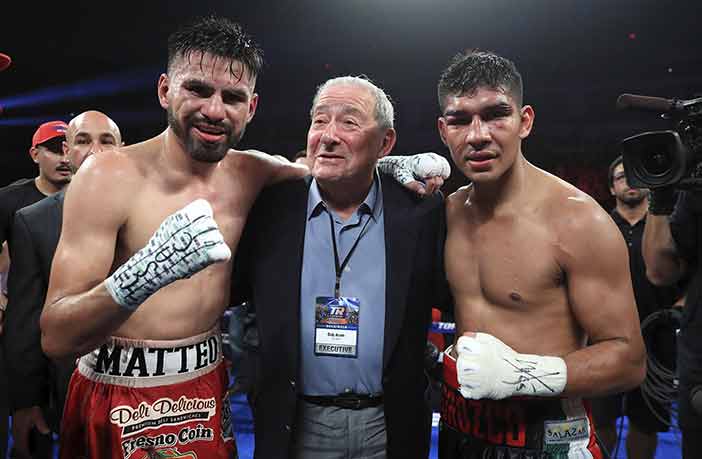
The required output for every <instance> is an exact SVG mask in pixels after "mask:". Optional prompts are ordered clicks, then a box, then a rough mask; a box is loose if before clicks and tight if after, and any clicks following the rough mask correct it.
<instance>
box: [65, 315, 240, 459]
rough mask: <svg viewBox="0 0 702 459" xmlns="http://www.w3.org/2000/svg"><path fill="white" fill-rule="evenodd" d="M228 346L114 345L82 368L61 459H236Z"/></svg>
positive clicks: (197, 340)
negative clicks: (225, 352)
mask: <svg viewBox="0 0 702 459" xmlns="http://www.w3.org/2000/svg"><path fill="white" fill-rule="evenodd" d="M228 381H229V379H228V376H227V371H226V369H225V366H224V363H223V361H222V342H221V338H220V335H219V332H218V331H217V330H216V329H213V330H211V331H209V332H206V333H203V334H201V335H197V336H194V337H192V338H187V339H184V340H178V341H143V340H132V339H125V338H111V339H110V340H109V341H108V342H107V343H106V344H103V345H102V346H101V347H100V348H99V349H96V350H95V351H93V352H91V353H90V354H87V355H84V356H83V357H81V358H80V360H79V361H78V367H77V369H76V370H75V372H74V373H73V376H72V378H71V383H70V386H69V390H68V398H67V400H66V406H65V410H64V413H63V422H62V426H61V436H60V448H59V457H60V458H61V459H117V458H119V459H151V458H187V459H203V458H206V459H220V458H221V459H225V458H226V459H230V458H235V457H237V455H236V445H235V442H234V436H233V433H232V426H231V412H230V405H229V398H228V397H227V386H228Z"/></svg>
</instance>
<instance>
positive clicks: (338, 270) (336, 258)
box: [327, 209, 373, 298]
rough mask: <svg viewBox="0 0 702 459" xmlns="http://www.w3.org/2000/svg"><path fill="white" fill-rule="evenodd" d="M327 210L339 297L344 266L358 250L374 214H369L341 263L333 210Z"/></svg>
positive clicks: (335, 285) (335, 292)
mask: <svg viewBox="0 0 702 459" xmlns="http://www.w3.org/2000/svg"><path fill="white" fill-rule="evenodd" d="M327 212H328V213H329V227H330V228H331V239H332V247H334V267H335V268H336V283H335V284H334V297H336V298H339V296H340V295H339V288H340V285H341V273H342V272H343V271H344V268H346V265H347V264H348V262H349V259H350V258H351V254H353V251H354V250H356V247H357V246H358V242H359V241H360V240H361V237H363V233H364V232H365V231H366V227H367V226H368V223H370V221H371V218H373V215H372V214H371V215H369V216H368V220H366V223H365V224H364V225H363V228H361V232H360V233H358V237H357V238H356V242H354V243H353V245H352V246H351V250H349V253H347V254H346V258H344V261H342V262H341V265H340V264H339V252H338V250H337V249H336V235H335V234H334V220H333V219H332V215H331V211H330V210H329V209H327Z"/></svg>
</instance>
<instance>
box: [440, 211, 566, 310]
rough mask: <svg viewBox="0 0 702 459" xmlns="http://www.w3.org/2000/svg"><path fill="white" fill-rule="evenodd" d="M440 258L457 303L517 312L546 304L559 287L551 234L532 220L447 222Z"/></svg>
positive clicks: (560, 275)
mask: <svg viewBox="0 0 702 459" xmlns="http://www.w3.org/2000/svg"><path fill="white" fill-rule="evenodd" d="M445 257H446V270H447V276H448V279H449V283H450V285H451V288H452V291H453V293H454V296H456V297H457V299H459V301H460V299H461V298H463V299H465V300H467V301H470V302H479V303H488V304H493V305H499V306H505V307H508V308H521V307H526V306H529V305H535V304H543V303H544V302H546V303H550V302H551V301H552V299H553V296H554V295H557V296H561V294H562V292H563V289H564V287H563V284H564V273H563V271H562V269H561V266H560V265H559V263H558V255H557V236H556V234H555V233H554V231H553V230H552V229H551V228H549V225H548V224H547V223H546V222H544V221H540V220H538V219H534V218H529V217H524V216H511V217H501V218H495V219H493V220H490V221H488V222H485V223H476V222H474V221H471V220H469V219H468V218H465V217H453V218H449V228H448V235H447V242H446V246H445ZM559 292H561V293H560V294H559Z"/></svg>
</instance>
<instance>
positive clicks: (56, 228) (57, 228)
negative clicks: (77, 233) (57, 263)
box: [50, 190, 66, 245]
mask: <svg viewBox="0 0 702 459" xmlns="http://www.w3.org/2000/svg"><path fill="white" fill-rule="evenodd" d="M65 196H66V191H65V190H62V191H59V192H58V193H56V194H55V195H54V196H53V199H54V200H55V201H56V205H53V206H51V208H52V209H53V213H54V214H53V215H52V216H51V218H52V219H53V220H52V221H53V222H56V224H55V225H53V224H52V225H51V229H50V231H52V234H51V237H52V238H53V239H52V240H53V241H56V244H55V245H58V240H59V237H61V228H62V227H63V199H64V197H65Z"/></svg>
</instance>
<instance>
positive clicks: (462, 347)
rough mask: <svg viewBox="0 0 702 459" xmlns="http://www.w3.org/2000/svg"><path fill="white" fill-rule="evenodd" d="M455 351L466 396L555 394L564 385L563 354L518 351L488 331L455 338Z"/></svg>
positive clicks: (458, 370)
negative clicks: (551, 354)
mask: <svg viewBox="0 0 702 459" xmlns="http://www.w3.org/2000/svg"><path fill="white" fill-rule="evenodd" d="M456 354H457V356H458V358H457V359H456V371H457V373H458V383H459V385H460V392H461V395H463V397H465V398H470V399H474V400H478V399H483V398H489V399H494V400H500V399H503V398H507V397H512V396H515V395H532V396H542V397H543V396H555V395H559V394H560V393H561V392H563V389H564V388H565V385H566V380H567V368H566V364H565V361H564V360H563V359H562V358H560V357H547V356H542V355H531V354H519V353H518V352H515V351H514V349H512V348H511V347H509V346H507V345H506V344H505V343H503V342H502V341H500V340H499V339H497V338H495V337H494V336H492V335H488V334H487V333H477V334H476V336H474V337H470V336H461V337H460V338H458V343H456Z"/></svg>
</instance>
